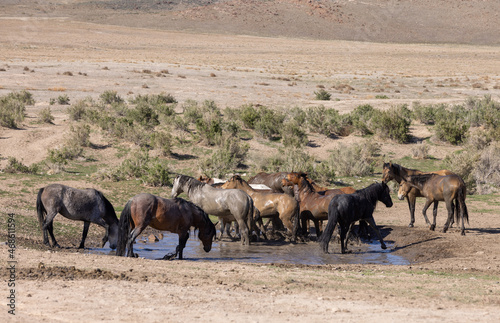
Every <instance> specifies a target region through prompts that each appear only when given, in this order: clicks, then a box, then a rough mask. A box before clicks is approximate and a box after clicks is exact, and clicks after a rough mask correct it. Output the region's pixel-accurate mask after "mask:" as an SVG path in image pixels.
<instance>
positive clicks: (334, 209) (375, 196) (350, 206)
mask: <svg viewBox="0 0 500 323" xmlns="http://www.w3.org/2000/svg"><path fill="white" fill-rule="evenodd" d="M377 201H381V202H382V203H384V204H385V206H387V207H391V206H392V199H391V195H390V191H389V187H388V186H387V184H385V183H384V182H381V183H374V184H371V185H370V186H368V187H366V188H363V189H360V190H357V191H356V192H355V193H352V194H343V195H336V196H334V197H333V198H332V200H331V201H330V205H329V206H328V223H327V224H326V227H325V231H324V232H323V234H322V235H321V237H320V239H319V243H320V246H321V249H322V250H323V252H325V253H328V244H329V242H330V239H331V237H332V234H333V230H334V229H335V226H336V225H337V223H338V224H339V232H340V246H341V251H342V253H346V251H347V240H346V236H347V233H348V231H349V228H350V226H351V224H352V223H354V222H356V221H359V220H364V221H366V222H367V223H368V224H369V225H370V226H371V227H372V228H373V230H374V231H375V233H376V234H377V236H378V238H379V240H380V246H381V247H382V249H386V246H385V243H384V240H383V239H382V235H381V234H380V231H379V229H378V228H377V225H376V224H375V220H374V219H373V211H375V206H376V205H377Z"/></svg>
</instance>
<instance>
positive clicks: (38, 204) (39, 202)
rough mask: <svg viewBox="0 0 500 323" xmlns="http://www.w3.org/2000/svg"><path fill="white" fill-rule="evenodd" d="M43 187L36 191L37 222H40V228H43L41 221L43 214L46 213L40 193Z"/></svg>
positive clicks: (43, 219)
mask: <svg viewBox="0 0 500 323" xmlns="http://www.w3.org/2000/svg"><path fill="white" fill-rule="evenodd" d="M44 189H45V188H44V187H42V188H41V189H40V190H39V191H38V195H37V197H36V212H37V215H38V223H39V224H40V228H43V222H44V221H45V214H47V210H45V207H44V206H43V203H42V193H43V190H44Z"/></svg>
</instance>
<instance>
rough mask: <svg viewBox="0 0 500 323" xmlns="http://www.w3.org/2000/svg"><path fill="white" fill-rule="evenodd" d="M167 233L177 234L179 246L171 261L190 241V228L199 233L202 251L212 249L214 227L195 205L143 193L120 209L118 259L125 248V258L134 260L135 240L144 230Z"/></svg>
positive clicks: (179, 254)
mask: <svg viewBox="0 0 500 323" xmlns="http://www.w3.org/2000/svg"><path fill="white" fill-rule="evenodd" d="M148 225H149V226H150V227H152V228H154V229H157V230H162V231H170V232H172V233H177V234H178V235H179V245H178V246H177V248H176V250H175V255H174V256H173V257H174V258H175V257H176V256H177V255H178V256H179V259H182V251H183V250H184V247H185V246H186V242H187V240H188V238H189V231H190V229H191V227H195V228H196V229H198V230H199V233H198V238H199V239H200V240H201V242H202V243H203V250H205V251H206V252H209V251H210V250H211V249H212V241H213V239H214V237H215V233H216V231H215V226H214V224H213V223H212V221H211V220H210V218H209V217H208V215H207V214H206V213H205V212H204V211H203V210H202V209H201V208H200V207H198V206H196V205H194V204H193V203H191V202H188V201H186V200H183V199H181V198H175V199H165V198H162V197H159V196H155V195H152V194H147V193H142V194H138V195H136V196H134V197H133V198H131V199H130V200H129V201H128V202H127V204H126V205H125V207H124V208H123V211H122V214H121V217H120V234H119V238H118V246H117V249H116V255H117V256H124V255H125V250H126V248H128V253H127V256H128V257H134V250H133V245H134V241H135V239H136V238H137V237H138V236H139V234H140V233H141V232H142V231H143V230H144V229H145V228H146V227H147V226H148Z"/></svg>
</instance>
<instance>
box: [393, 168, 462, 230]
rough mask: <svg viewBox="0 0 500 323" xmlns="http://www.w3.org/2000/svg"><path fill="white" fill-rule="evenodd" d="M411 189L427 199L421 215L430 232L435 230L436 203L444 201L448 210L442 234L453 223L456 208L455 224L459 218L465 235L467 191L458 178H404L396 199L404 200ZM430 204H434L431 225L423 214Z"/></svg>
mask: <svg viewBox="0 0 500 323" xmlns="http://www.w3.org/2000/svg"><path fill="white" fill-rule="evenodd" d="M412 188H417V189H418V190H419V191H420V192H421V194H422V195H423V196H424V197H425V198H426V199H427V200H426V201H425V205H424V208H423V209H422V214H423V215H424V218H425V222H426V223H427V224H429V225H430V229H431V230H434V229H435V228H436V216H437V205H438V201H444V202H445V203H446V209H447V210H448V219H447V220H446V223H445V225H444V227H443V232H446V231H447V230H448V228H449V227H450V225H451V224H452V223H453V213H454V209H455V208H456V212H455V213H456V214H455V218H456V220H457V223H459V220H460V218H461V219H462V228H461V233H462V235H465V225H464V221H465V220H467V223H469V214H468V212H467V206H466V205H465V196H466V193H467V189H466V187H465V183H464V181H463V180H462V178H460V176H458V175H455V174H453V175H446V176H440V175H437V174H421V175H412V176H406V177H405V180H404V181H402V182H401V185H400V187H399V192H398V198H399V199H400V200H402V199H404V197H405V196H407V195H408V193H409V192H411V189H412ZM431 203H434V210H433V216H434V221H433V223H432V224H431V223H430V222H429V219H428V218H427V215H426V214H425V212H426V211H427V209H428V208H429V206H430V205H431ZM459 213H460V214H459Z"/></svg>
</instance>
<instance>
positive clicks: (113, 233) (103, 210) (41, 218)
mask: <svg viewBox="0 0 500 323" xmlns="http://www.w3.org/2000/svg"><path fill="white" fill-rule="evenodd" d="M36 209H37V213H38V222H39V223H40V227H41V228H42V232H43V243H44V244H46V245H49V237H48V235H47V232H48V233H49V234H50V237H51V238H52V246H53V247H59V244H58V243H57V241H56V238H55V237H54V233H53V226H52V222H53V221H54V218H55V216H56V215H57V214H58V213H60V214H62V215H63V216H64V217H66V218H68V219H70V220H79V221H83V222H84V224H83V234H82V241H81V242H80V246H79V247H78V248H85V247H84V245H85V238H86V237H87V233H88V231H89V226H90V223H91V222H92V223H95V224H98V225H100V226H102V227H104V228H105V229H106V235H105V236H104V238H103V239H102V246H103V247H104V244H105V243H106V241H108V239H109V246H110V247H111V249H115V248H116V244H117V241H118V218H117V217H116V213H115V209H114V208H113V205H111V203H110V202H109V201H108V200H107V199H106V198H105V197H104V195H103V194H102V193H101V192H99V191H97V190H95V189H92V188H87V189H83V190H80V189H76V188H73V187H69V186H65V185H62V184H51V185H48V186H46V187H42V188H41V189H40V190H39V191H38V196H37V199H36ZM45 214H47V217H46V218H45Z"/></svg>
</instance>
